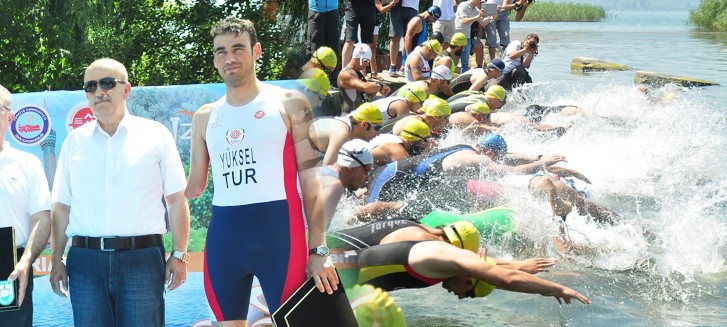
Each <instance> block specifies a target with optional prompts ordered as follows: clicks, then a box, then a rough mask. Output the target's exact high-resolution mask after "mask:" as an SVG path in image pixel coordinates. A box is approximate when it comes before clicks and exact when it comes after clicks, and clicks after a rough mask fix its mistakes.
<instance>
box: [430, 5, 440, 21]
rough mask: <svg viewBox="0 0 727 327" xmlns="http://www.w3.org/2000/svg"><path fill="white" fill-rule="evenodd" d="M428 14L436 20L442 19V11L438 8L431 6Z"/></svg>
mask: <svg viewBox="0 0 727 327" xmlns="http://www.w3.org/2000/svg"><path fill="white" fill-rule="evenodd" d="M427 12H428V13H429V14H430V15H432V16H434V18H436V19H439V17H442V9H439V7H437V6H431V7H429V9H427Z"/></svg>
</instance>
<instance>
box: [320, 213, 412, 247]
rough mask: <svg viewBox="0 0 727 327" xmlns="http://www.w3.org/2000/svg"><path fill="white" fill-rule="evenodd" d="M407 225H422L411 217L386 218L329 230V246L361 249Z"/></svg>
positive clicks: (378, 241) (379, 241)
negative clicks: (352, 226) (337, 229)
mask: <svg viewBox="0 0 727 327" xmlns="http://www.w3.org/2000/svg"><path fill="white" fill-rule="evenodd" d="M407 227H419V228H422V229H424V227H422V225H420V224H418V223H417V222H416V221H414V220H410V219H386V220H382V221H377V222H375V223H370V224H366V225H363V226H359V227H354V228H350V229H344V230H340V231H334V232H328V241H327V242H326V243H327V244H328V246H330V247H335V248H339V249H344V250H361V249H365V248H369V247H372V246H374V245H379V243H381V240H382V239H383V238H384V237H386V236H387V235H389V234H391V233H393V232H395V231H397V230H400V229H402V228H407Z"/></svg>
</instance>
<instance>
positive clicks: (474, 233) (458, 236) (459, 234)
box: [442, 220, 480, 253]
mask: <svg viewBox="0 0 727 327" xmlns="http://www.w3.org/2000/svg"><path fill="white" fill-rule="evenodd" d="M442 230H444V235H446V236H447V239H448V240H449V243H450V244H452V245H454V246H456V247H458V248H461V249H465V250H470V251H472V252H474V253H477V251H479V250H480V232H479V231H478V230H477V227H475V225H473V224H472V223H471V222H469V221H466V220H460V221H455V222H453V223H451V224H449V225H447V226H445V227H444V228H442Z"/></svg>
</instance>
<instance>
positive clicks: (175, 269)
mask: <svg viewBox="0 0 727 327" xmlns="http://www.w3.org/2000/svg"><path fill="white" fill-rule="evenodd" d="M165 266H166V267H165V274H164V284H169V286H168V287H167V289H168V290H170V291H171V290H175V289H177V288H178V287H179V286H182V284H184V282H185V281H187V264H186V263H184V262H183V261H182V260H179V259H177V258H175V257H173V256H171V255H170V256H169V258H168V259H167V263H166V265H165Z"/></svg>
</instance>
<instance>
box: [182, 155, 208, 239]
mask: <svg viewBox="0 0 727 327" xmlns="http://www.w3.org/2000/svg"><path fill="white" fill-rule="evenodd" d="M184 174H185V175H187V176H189V165H188V164H185V165H184ZM213 193H214V184H213V183H212V171H211V170H210V171H208V172H207V188H205V190H204V192H202V195H200V196H199V197H198V198H196V199H189V200H187V202H188V203H189V214H190V220H191V227H192V229H200V228H204V229H207V227H208V226H209V225H210V219H212V194H213Z"/></svg>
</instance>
